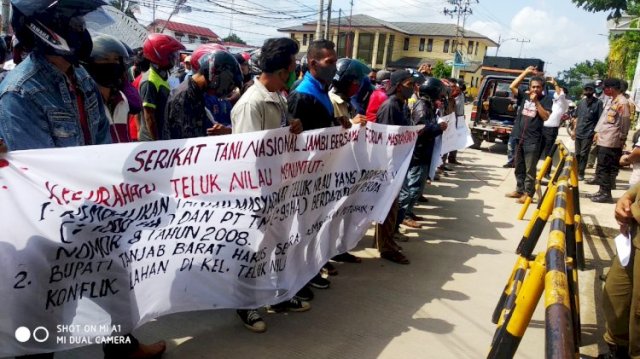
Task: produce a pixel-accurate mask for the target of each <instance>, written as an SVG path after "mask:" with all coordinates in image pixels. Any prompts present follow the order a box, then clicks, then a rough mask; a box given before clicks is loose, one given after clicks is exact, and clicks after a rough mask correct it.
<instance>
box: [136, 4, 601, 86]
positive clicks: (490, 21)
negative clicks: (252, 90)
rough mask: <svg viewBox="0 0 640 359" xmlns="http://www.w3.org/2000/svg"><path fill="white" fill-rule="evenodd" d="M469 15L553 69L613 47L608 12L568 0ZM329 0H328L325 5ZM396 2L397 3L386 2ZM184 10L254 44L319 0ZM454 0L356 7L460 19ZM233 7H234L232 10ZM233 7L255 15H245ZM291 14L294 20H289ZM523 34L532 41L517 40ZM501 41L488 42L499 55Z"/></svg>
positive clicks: (508, 48) (161, 11)
mask: <svg viewBox="0 0 640 359" xmlns="http://www.w3.org/2000/svg"><path fill="white" fill-rule="evenodd" d="M141 1H142V5H143V6H141V8H140V13H138V14H137V16H138V18H139V19H140V21H141V22H142V23H145V24H146V23H148V22H150V21H151V18H152V15H151V10H150V9H151V7H150V6H149V7H145V6H144V5H145V2H146V3H147V4H150V3H151V1H152V0H141ZM349 2H350V0H334V1H333V4H332V7H333V10H334V11H333V12H332V17H334V18H335V17H337V16H338V13H339V9H341V10H342V14H343V16H348V14H349V11H350V4H349ZM469 2H470V5H471V9H472V12H473V13H472V14H471V15H469V16H468V17H467V18H466V21H465V24H464V25H465V29H469V30H473V31H476V32H479V33H481V34H483V35H485V36H487V37H489V38H491V39H492V40H494V41H496V42H498V40H499V39H502V40H503V41H502V45H501V46H500V49H499V55H500V56H512V57H519V56H522V57H536V58H540V59H542V60H544V61H545V62H546V67H545V71H546V72H547V74H548V75H550V76H556V75H557V73H558V72H560V71H563V70H567V69H569V68H570V67H571V66H572V65H574V64H576V63H579V62H582V61H584V60H593V59H600V60H604V58H605V57H606V55H607V52H608V40H607V31H608V30H607V22H606V18H607V13H602V12H601V13H590V12H587V11H585V10H583V9H580V8H578V7H576V6H575V5H574V4H573V3H572V2H571V0H510V1H507V0H479V1H478V2H476V1H475V0H471V1H469ZM327 3H328V0H325V7H326V6H327ZM389 3H392V4H393V5H392V6H389ZM156 4H157V7H156V17H157V18H162V19H166V18H167V17H168V16H169V14H170V12H171V10H172V8H173V4H174V0H156ZM185 5H186V6H187V9H188V8H190V9H191V11H190V12H187V11H184V10H181V11H180V12H178V14H176V15H173V17H172V20H175V21H179V22H185V23H191V24H193V25H198V26H204V27H208V28H210V29H212V30H213V31H214V32H215V33H216V34H218V35H219V36H220V37H225V36H227V35H229V33H230V32H233V33H236V34H237V35H238V36H240V38H242V39H244V40H245V41H246V42H248V43H249V44H252V45H258V46H259V45H261V44H262V42H263V41H264V39H266V38H268V37H273V36H282V35H283V33H279V32H277V29H278V28H282V27H288V26H294V25H299V24H301V23H303V22H308V21H313V20H316V19H317V13H318V6H319V1H318V0H272V1H268V2H266V1H261V0H187V1H186V4H185ZM452 7H453V6H452V5H451V4H449V3H448V1H445V0H393V1H390V0H353V14H354V15H355V14H366V15H370V16H373V17H376V18H378V19H381V20H386V21H415V22H434V23H455V22H456V18H455V17H453V18H452V17H450V16H447V15H444V14H443V10H444V9H445V8H452ZM232 9H235V11H234V10H232ZM236 11H239V12H243V13H248V14H254V15H242V14H238V13H237V12H236ZM292 18H293V19H292ZM518 40H524V41H529V42H519V41H518ZM495 52H496V48H491V49H489V55H495Z"/></svg>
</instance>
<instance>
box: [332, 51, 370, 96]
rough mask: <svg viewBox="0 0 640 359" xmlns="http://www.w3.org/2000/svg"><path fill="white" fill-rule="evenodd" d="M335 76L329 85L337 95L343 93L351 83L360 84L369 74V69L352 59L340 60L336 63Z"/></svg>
mask: <svg viewBox="0 0 640 359" xmlns="http://www.w3.org/2000/svg"><path fill="white" fill-rule="evenodd" d="M336 68H337V71H336V75H335V76H334V77H333V80H332V81H331V84H332V85H333V87H335V88H336V90H338V92H339V93H341V92H342V91H345V90H346V89H347V88H348V87H349V85H351V82H353V81H357V82H361V81H362V79H363V78H364V77H365V76H367V75H368V74H369V72H371V69H370V68H369V67H368V66H367V65H365V64H363V63H362V62H360V61H358V60H354V59H348V58H342V59H338V61H337V62H336Z"/></svg>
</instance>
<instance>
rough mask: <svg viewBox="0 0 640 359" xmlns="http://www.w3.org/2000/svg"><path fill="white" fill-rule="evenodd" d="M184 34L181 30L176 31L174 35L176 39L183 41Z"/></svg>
mask: <svg viewBox="0 0 640 359" xmlns="http://www.w3.org/2000/svg"><path fill="white" fill-rule="evenodd" d="M183 36H184V34H182V33H180V32H175V33H174V37H175V38H176V40H178V41H182V37H183Z"/></svg>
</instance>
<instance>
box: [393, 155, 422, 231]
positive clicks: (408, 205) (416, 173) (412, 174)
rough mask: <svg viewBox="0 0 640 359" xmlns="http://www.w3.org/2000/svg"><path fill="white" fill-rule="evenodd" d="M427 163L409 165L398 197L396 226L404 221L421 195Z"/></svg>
mask: <svg viewBox="0 0 640 359" xmlns="http://www.w3.org/2000/svg"><path fill="white" fill-rule="evenodd" d="M427 167H428V166H427V165H416V166H411V167H409V170H408V171H407V177H405V179H404V183H403V184H402V189H401V190H400V196H399V197H398V207H399V209H398V219H397V220H396V228H397V227H398V226H400V223H402V221H404V218H405V216H406V215H407V214H408V213H412V212H413V206H415V204H416V201H417V200H418V198H420V196H421V195H422V191H423V190H424V185H425V181H426V180H427V175H428V173H427Z"/></svg>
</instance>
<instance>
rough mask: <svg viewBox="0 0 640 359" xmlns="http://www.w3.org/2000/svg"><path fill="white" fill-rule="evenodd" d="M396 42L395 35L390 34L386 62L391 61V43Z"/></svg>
mask: <svg viewBox="0 0 640 359" xmlns="http://www.w3.org/2000/svg"><path fill="white" fill-rule="evenodd" d="M395 42H396V36H395V35H391V36H389V43H388V44H387V49H388V50H387V63H390V62H391V59H392V58H393V44H394V43H395Z"/></svg>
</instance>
